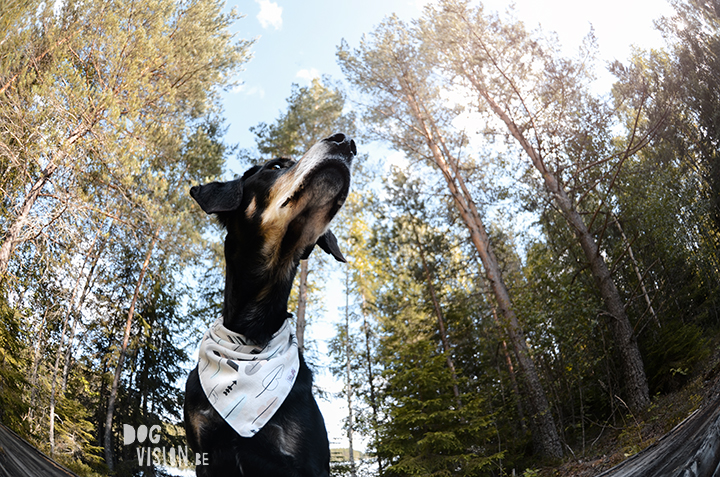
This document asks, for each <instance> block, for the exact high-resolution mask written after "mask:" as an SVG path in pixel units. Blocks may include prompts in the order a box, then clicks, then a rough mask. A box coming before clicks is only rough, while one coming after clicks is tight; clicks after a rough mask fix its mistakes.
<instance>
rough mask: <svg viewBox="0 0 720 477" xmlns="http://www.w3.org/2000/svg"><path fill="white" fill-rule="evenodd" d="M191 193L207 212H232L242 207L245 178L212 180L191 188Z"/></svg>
mask: <svg viewBox="0 0 720 477" xmlns="http://www.w3.org/2000/svg"><path fill="white" fill-rule="evenodd" d="M190 195H191V196H192V198H193V199H195V202H197V203H198V204H199V205H200V207H201V208H202V210H204V211H205V213H207V214H216V213H218V212H230V211H233V210H236V209H237V208H238V207H240V202H242V196H243V180H242V179H235V180H234V181H229V182H211V183H209V184H204V185H199V186H195V187H192V188H190Z"/></svg>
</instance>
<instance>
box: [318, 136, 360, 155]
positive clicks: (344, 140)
mask: <svg viewBox="0 0 720 477" xmlns="http://www.w3.org/2000/svg"><path fill="white" fill-rule="evenodd" d="M324 140H325V142H330V143H335V144H336V145H337V146H338V148H339V149H340V152H342V153H343V154H347V155H351V154H352V155H353V156H355V155H357V148H356V146H355V141H353V140H352V139H350V138H349V137H347V136H346V135H345V134H343V133H337V134H333V135H332V136H330V137H328V138H326V139H324Z"/></svg>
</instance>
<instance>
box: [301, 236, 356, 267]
mask: <svg viewBox="0 0 720 477" xmlns="http://www.w3.org/2000/svg"><path fill="white" fill-rule="evenodd" d="M317 245H319V246H320V248H321V249H323V250H324V251H325V253H328V254H330V255H332V256H333V257H335V260H337V261H338V262H343V263H347V260H345V257H343V254H342V252H341V251H340V247H339V246H338V241H337V238H336V237H335V235H334V234H333V233H332V232H331V231H330V230H329V229H328V231H327V232H325V233H324V234H322V235H321V236H320V238H319V239H318V240H317ZM308 255H309V254H308Z"/></svg>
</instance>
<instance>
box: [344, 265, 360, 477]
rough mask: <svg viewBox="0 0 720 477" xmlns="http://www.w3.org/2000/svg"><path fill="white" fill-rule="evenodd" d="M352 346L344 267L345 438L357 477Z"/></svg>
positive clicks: (354, 476)
mask: <svg viewBox="0 0 720 477" xmlns="http://www.w3.org/2000/svg"><path fill="white" fill-rule="evenodd" d="M351 356H352V345H351V343H350V269H349V268H348V267H345V397H347V405H348V420H347V437H348V447H349V449H348V451H349V454H350V475H351V476H352V477H357V470H356V469H355V449H354V448H353V427H354V423H353V408H352V394H353V390H352V366H351V364H352V360H351Z"/></svg>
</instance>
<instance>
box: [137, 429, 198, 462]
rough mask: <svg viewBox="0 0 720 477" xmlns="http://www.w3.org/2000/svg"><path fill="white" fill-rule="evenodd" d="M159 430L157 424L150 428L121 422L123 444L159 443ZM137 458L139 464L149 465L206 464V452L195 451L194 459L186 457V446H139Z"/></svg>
mask: <svg viewBox="0 0 720 477" xmlns="http://www.w3.org/2000/svg"><path fill="white" fill-rule="evenodd" d="M160 430H161V427H160V426H159V425H154V426H151V427H150V429H148V427H147V426H146V425H144V424H143V425H141V426H139V427H138V428H137V431H136V430H135V428H134V427H133V426H131V425H128V424H123V444H124V445H126V446H129V445H132V444H134V443H135V442H136V440H137V443H138V444H143V443H145V441H146V440H147V441H148V444H159V443H160ZM136 450H137V458H138V465H139V466H141V467H142V466H150V465H155V466H159V465H165V466H167V465H170V466H174V467H188V466H190V465H191V464H194V465H196V466H197V465H208V455H207V453H202V454H200V453H199V452H198V453H195V455H194V456H193V457H194V459H192V460H191V459H190V458H188V455H189V453H190V452H189V450H188V447H187V446H177V447H172V446H171V447H166V446H155V447H151V446H150V445H148V446H139V447H138V448H137V449H136Z"/></svg>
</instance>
